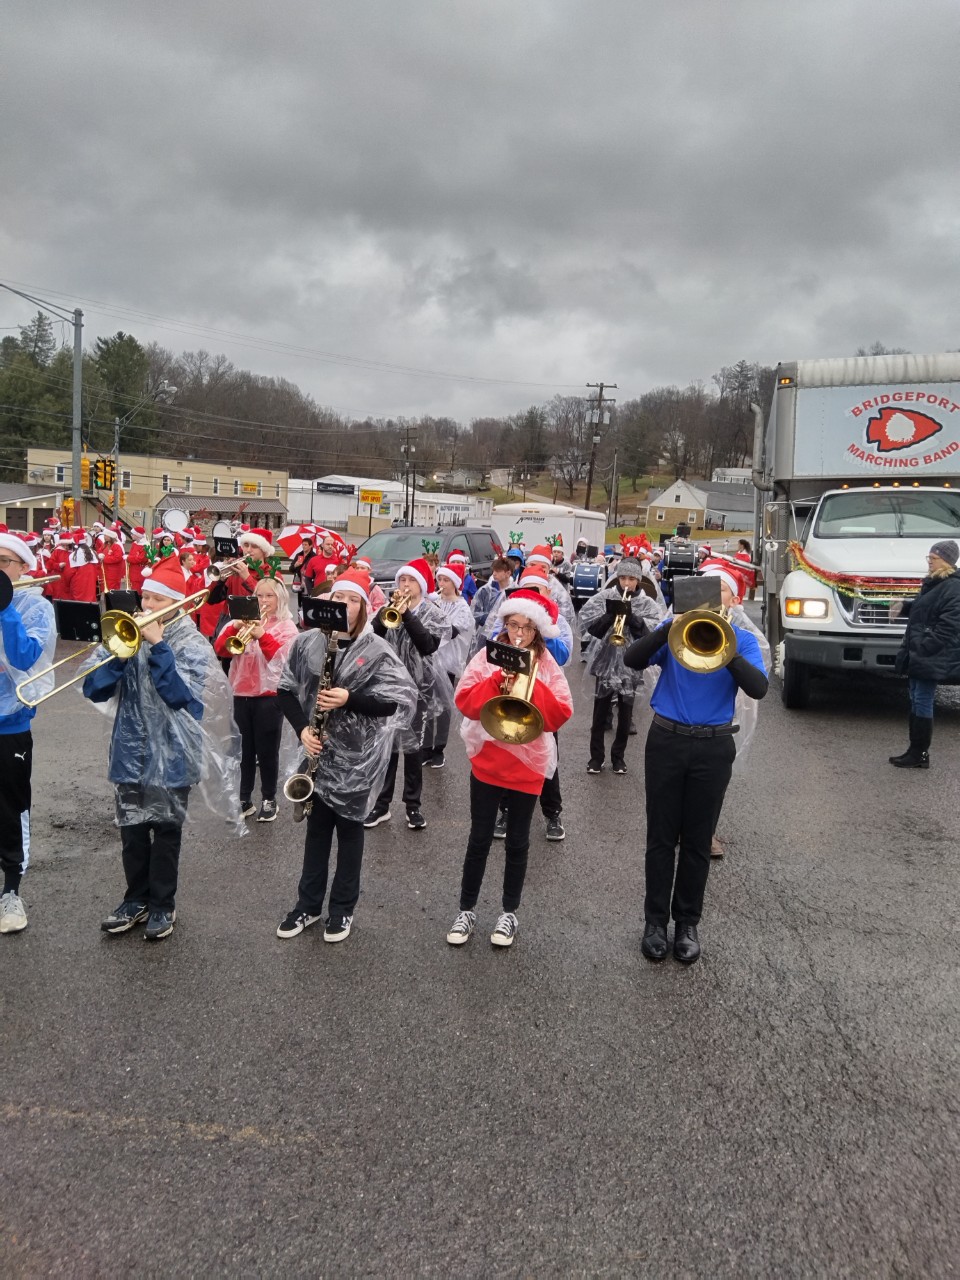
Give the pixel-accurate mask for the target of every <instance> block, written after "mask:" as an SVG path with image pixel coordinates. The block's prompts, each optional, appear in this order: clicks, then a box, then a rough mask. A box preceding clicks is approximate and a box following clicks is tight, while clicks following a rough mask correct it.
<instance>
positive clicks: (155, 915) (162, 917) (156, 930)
mask: <svg viewBox="0 0 960 1280" xmlns="http://www.w3.org/2000/svg"><path fill="white" fill-rule="evenodd" d="M176 918H177V913H176V912H175V911H151V912H150V919H149V920H148V921H147V927H146V929H144V931H143V936H144V939H145V940H146V941H147V942H159V941H160V939H161V938H169V937H170V935H171V933H173V925H174V922H175V920H176Z"/></svg>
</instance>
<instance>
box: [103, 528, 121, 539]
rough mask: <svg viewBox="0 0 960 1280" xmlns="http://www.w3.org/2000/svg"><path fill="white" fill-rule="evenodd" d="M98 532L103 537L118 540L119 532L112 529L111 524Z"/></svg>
mask: <svg viewBox="0 0 960 1280" xmlns="http://www.w3.org/2000/svg"><path fill="white" fill-rule="evenodd" d="M100 532H101V534H102V535H103V537H104V538H112V539H113V540H114V542H119V541H120V534H119V533H118V532H117V530H116V529H114V527H113V525H111V526H110V528H109V529H101V530H100Z"/></svg>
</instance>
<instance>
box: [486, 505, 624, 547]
mask: <svg viewBox="0 0 960 1280" xmlns="http://www.w3.org/2000/svg"><path fill="white" fill-rule="evenodd" d="M491 520H492V523H493V527H494V528H495V529H496V531H497V533H498V535H499V537H500V542H501V543H502V545H503V546H504V547H509V545H510V541H511V539H510V534H511V533H513V534H522V535H523V539H524V546H525V548H526V549H527V551H530V550H531V549H532V548H533V547H535V546H536V545H537V544H538V543H542V542H544V541H545V540H546V538H547V537H554V536H556V534H558V533H559V534H561V535H562V536H563V552H564V555H566V556H567V557H569V556H572V555H573V553H574V550H575V549H576V545H577V542H578V540H579V539H580V538H583V539H584V540H585V541H586V542H587V544H588V546H591V547H598V548H599V550H600V551H603V546H604V541H605V538H606V532H607V521H606V517H605V516H604V515H603V514H602V512H599V511H586V510H584V509H583V508H582V507H568V506H565V505H564V504H563V503H559V502H506V503H500V504H499V505H498V506H495V507H494V508H493V515H492V517H491Z"/></svg>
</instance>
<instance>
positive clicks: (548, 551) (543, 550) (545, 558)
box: [527, 543, 553, 567]
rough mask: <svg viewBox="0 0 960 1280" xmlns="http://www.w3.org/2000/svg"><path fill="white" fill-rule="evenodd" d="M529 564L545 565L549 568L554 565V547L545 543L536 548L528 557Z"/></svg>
mask: <svg viewBox="0 0 960 1280" xmlns="http://www.w3.org/2000/svg"><path fill="white" fill-rule="evenodd" d="M527 564H545V565H547V566H548V567H549V566H550V565H552V564H553V547H548V546H546V545H545V544H543V543H541V544H540V545H539V546H536V547H534V548H533V550H532V551H531V552H530V554H529V555H528V556H527Z"/></svg>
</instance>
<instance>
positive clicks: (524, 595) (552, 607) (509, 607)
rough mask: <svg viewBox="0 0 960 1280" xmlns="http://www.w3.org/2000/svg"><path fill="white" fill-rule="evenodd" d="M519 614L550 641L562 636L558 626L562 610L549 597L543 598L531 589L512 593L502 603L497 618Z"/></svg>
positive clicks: (521, 589) (519, 589) (518, 589)
mask: <svg viewBox="0 0 960 1280" xmlns="http://www.w3.org/2000/svg"><path fill="white" fill-rule="evenodd" d="M517 613H518V614H520V616H521V617H523V618H527V619H529V621H530V622H532V623H533V625H534V626H535V627H536V628H537V630H538V631H539V632H540V634H541V635H542V636H543V637H544V638H545V639H548V640H550V639H553V637H554V636H558V635H559V634H560V628H559V627H558V626H557V619H558V618H559V616H560V610H559V609H558V608H557V606H556V604H555V603H554V602H553V600H551V599H550V597H549V596H542V595H540V593H539V592H538V591H531V590H530V589H529V588H517V590H516V591H511V592H510V594H509V595H508V596H507V597H506V599H505V600H501V601H500V607H499V609H498V610H497V617H498V618H507V617H510V616H512V615H513V614H517Z"/></svg>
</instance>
